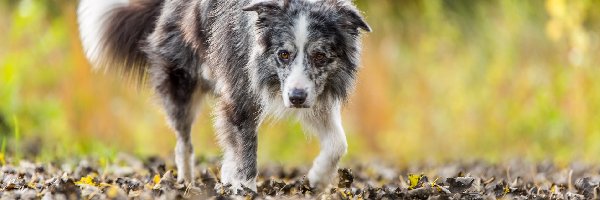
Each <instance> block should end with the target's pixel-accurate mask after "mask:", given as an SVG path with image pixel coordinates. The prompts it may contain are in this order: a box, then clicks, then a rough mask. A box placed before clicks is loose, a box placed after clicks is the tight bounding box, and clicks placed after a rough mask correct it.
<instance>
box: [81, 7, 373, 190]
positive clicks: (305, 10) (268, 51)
mask: <svg viewBox="0 0 600 200" xmlns="http://www.w3.org/2000/svg"><path fill="white" fill-rule="evenodd" d="M78 22H79V30H80V33H81V39H82V43H83V47H84V49H85V53H86V56H87V57H88V59H89V60H90V62H91V63H92V65H93V66H95V68H103V69H108V70H116V71H118V72H120V73H122V74H124V75H126V76H127V77H135V78H136V79H137V80H139V81H141V82H143V80H144V79H145V77H146V74H147V75H149V78H150V82H151V84H152V85H153V87H154V88H155V90H156V93H157V95H158V96H159V97H160V99H161V103H162V105H163V107H164V109H165V111H166V114H167V118H168V121H169V124H170V125H171V127H172V128H173V129H174V130H175V132H176V133H177V144H176V148H175V160H176V164H177V169H178V180H179V181H181V182H186V183H193V182H194V169H193V166H194V156H193V152H194V151H193V147H192V144H191V142H190V130H191V127H192V123H193V122H194V118H195V116H196V115H197V112H196V110H197V109H196V108H197V107H198V105H199V103H200V102H199V101H201V100H202V97H203V96H204V95H205V94H211V93H212V94H214V95H215V96H216V97H217V99H218V104H217V106H216V108H215V118H216V119H215V129H216V131H217V136H218V138H219V142H220V144H221V145H222V147H223V150H224V160H223V164H222V169H221V180H222V182H223V183H224V184H231V185H232V187H233V188H234V189H239V188H242V187H247V188H250V189H252V190H255V191H256V183H255V182H256V180H255V179H256V175H257V167H256V157H257V138H258V136H257V127H258V126H259V125H260V124H261V122H262V121H263V119H265V117H267V116H269V114H275V115H277V116H283V115H288V114H289V115H292V116H296V117H297V118H298V119H299V121H301V122H302V124H303V125H304V126H305V127H306V129H307V130H308V131H311V132H314V133H315V134H316V136H317V137H318V138H319V140H320V146H321V153H320V154H319V156H318V157H317V158H316V160H315V161H314V163H313V167H312V168H311V170H310V171H309V173H308V179H309V182H310V184H311V186H313V187H317V186H322V185H324V184H328V183H329V181H330V179H331V177H332V176H333V174H334V172H335V170H336V168H337V164H338V162H339V160H340V158H341V157H342V156H343V155H344V154H345V153H346V149H347V143H346V136H345V134H344V129H343V128H342V122H341V116H340V108H341V106H342V104H344V103H345V102H346V101H347V99H348V95H349V93H350V92H351V90H352V89H353V87H354V83H355V79H356V73H357V69H358V65H359V57H360V50H361V44H360V30H361V29H362V30H364V31H370V30H371V29H370V27H369V26H368V25H367V23H366V22H365V21H364V19H363V17H362V16H361V14H360V12H359V11H358V10H357V8H356V7H355V6H354V5H353V4H352V2H350V0H258V1H257V0H254V1H251V0H164V1H163V0H82V1H81V2H80V4H79V7H78Z"/></svg>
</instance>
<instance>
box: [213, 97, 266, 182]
mask: <svg viewBox="0 0 600 200" xmlns="http://www.w3.org/2000/svg"><path fill="white" fill-rule="evenodd" d="M256 105H257V104H255V103H253V101H252V99H251V97H250V96H249V95H244V94H243V92H238V93H237V94H231V95H230V94H225V95H223V96H221V97H220V99H219V102H218V105H217V110H216V121H215V129H216V131H217V136H218V138H219V142H220V144H221V146H222V147H223V151H224V156H223V164H222V166H221V182H222V183H224V184H231V189H232V190H233V191H234V192H237V191H238V190H240V189H242V186H243V187H247V188H249V189H251V190H254V191H256V175H257V168H256V158H257V145H258V143H257V126H258V121H257V120H258V117H257V116H258V115H259V114H258V110H259V109H258V107H257V106H256Z"/></svg>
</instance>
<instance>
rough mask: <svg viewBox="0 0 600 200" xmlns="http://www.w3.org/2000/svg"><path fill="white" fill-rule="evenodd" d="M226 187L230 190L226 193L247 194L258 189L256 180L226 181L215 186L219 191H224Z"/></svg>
mask: <svg viewBox="0 0 600 200" xmlns="http://www.w3.org/2000/svg"><path fill="white" fill-rule="evenodd" d="M225 189H227V190H229V192H226V193H230V194H235V195H245V194H248V193H256V191H257V188H256V181H254V180H249V181H227V182H224V183H222V184H218V185H216V186H215V190H217V193H219V192H224V190H225Z"/></svg>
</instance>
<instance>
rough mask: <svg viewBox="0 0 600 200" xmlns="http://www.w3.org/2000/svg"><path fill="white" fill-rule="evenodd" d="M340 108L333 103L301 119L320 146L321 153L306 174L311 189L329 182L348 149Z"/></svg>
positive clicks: (337, 104)
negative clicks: (313, 133) (315, 136)
mask: <svg viewBox="0 0 600 200" xmlns="http://www.w3.org/2000/svg"><path fill="white" fill-rule="evenodd" d="M340 107H341V105H340V104H339V103H335V105H333V106H332V107H331V108H329V109H321V110H317V111H315V112H314V113H313V114H311V115H307V116H304V117H303V119H302V121H303V122H304V124H305V126H306V128H308V129H309V130H311V131H313V132H315V134H316V135H317V136H318V138H319V141H320V146H321V152H320V153H319V156H318V157H317V158H316V159H315V160H314V162H313V166H312V168H311V169H310V171H309V172H308V180H309V182H310V185H311V187H318V186H324V185H327V184H329V183H330V182H331V178H332V177H333V175H334V173H335V171H336V169H337V164H338V162H339V161H340V159H341V158H342V156H343V155H344V154H346V150H347V149H348V144H347V143H346V135H345V133H344V129H343V127H342V119H341V115H340Z"/></svg>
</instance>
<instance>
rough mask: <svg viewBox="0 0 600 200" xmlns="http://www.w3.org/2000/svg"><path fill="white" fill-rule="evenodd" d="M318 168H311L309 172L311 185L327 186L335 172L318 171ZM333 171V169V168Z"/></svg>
mask: <svg viewBox="0 0 600 200" xmlns="http://www.w3.org/2000/svg"><path fill="white" fill-rule="evenodd" d="M317 171H318V170H315V169H311V170H310V171H309V172H308V181H309V183H310V187H317V188H318V187H325V186H327V185H329V184H330V183H331V181H332V179H333V172H321V173H319V172H317ZM332 171H333V170H332Z"/></svg>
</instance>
